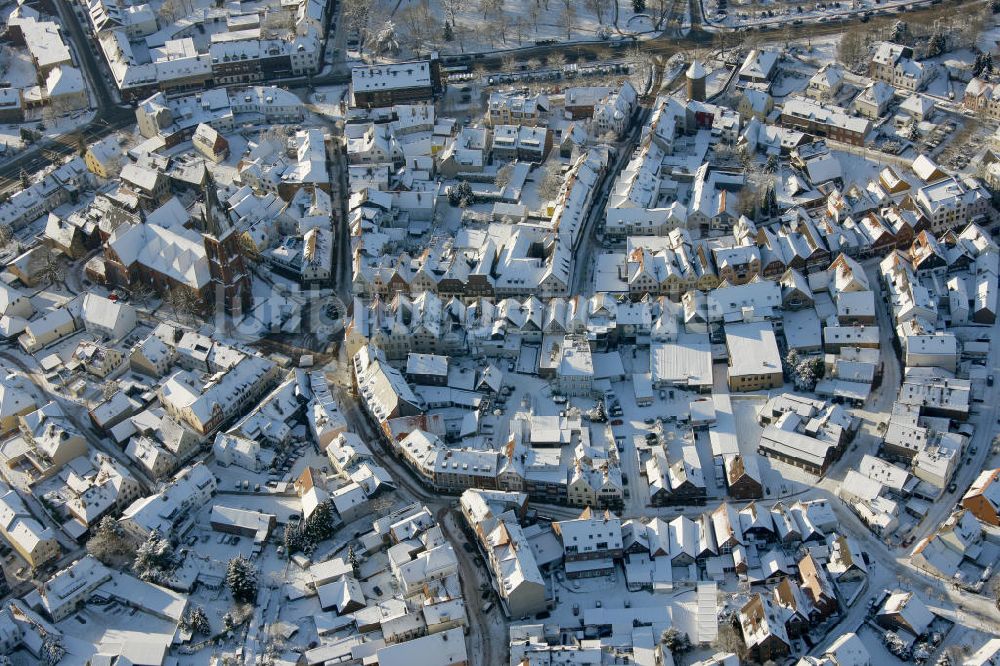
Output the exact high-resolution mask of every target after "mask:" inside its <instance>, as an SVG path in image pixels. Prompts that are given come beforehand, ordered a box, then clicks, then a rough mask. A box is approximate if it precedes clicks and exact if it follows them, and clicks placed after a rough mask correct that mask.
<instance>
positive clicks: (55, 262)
mask: <svg viewBox="0 0 1000 666" xmlns="http://www.w3.org/2000/svg"><path fill="white" fill-rule="evenodd" d="M38 277H39V278H41V280H42V281H43V282H46V283H48V284H49V285H52V286H55V285H57V284H61V285H63V286H65V285H66V267H65V266H64V265H63V264H62V262H61V261H59V257H57V256H56V255H55V253H53V252H51V251H48V250H46V251H44V252H43V253H42V265H41V266H39V268H38Z"/></svg>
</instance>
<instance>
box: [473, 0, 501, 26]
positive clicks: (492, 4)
mask: <svg viewBox="0 0 1000 666" xmlns="http://www.w3.org/2000/svg"><path fill="white" fill-rule="evenodd" d="M479 11H481V12H482V13H483V20H484V21H487V20H489V18H490V17H491V16H496V15H497V14H499V13H500V12H502V11H503V0H479Z"/></svg>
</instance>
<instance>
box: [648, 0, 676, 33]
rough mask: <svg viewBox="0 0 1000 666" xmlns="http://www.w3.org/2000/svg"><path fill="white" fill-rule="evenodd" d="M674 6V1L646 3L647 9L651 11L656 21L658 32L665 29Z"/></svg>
mask: <svg viewBox="0 0 1000 666" xmlns="http://www.w3.org/2000/svg"><path fill="white" fill-rule="evenodd" d="M673 4H674V3H673V1H672V0H650V2H648V3H646V7H647V9H649V10H650V14H652V16H653V20H654V21H656V29H657V30H661V29H662V28H663V23H664V21H666V20H667V16H669V15H670V9H671V8H672V7H673Z"/></svg>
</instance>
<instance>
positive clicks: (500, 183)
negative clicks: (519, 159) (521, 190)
mask: <svg viewBox="0 0 1000 666" xmlns="http://www.w3.org/2000/svg"><path fill="white" fill-rule="evenodd" d="M513 174H514V163H513V162H508V163H507V164H504V165H503V166H502V167H500V168H499V169H497V175H496V176H494V178H493V184H494V185H496V186H497V187H499V188H500V189H501V190H502V189H503V188H505V187H507V185H508V184H509V183H510V178H511V176H512V175H513Z"/></svg>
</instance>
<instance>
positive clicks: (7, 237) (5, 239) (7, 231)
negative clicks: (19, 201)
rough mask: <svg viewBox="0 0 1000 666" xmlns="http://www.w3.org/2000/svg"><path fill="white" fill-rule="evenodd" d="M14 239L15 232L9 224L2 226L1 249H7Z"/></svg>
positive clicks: (0, 234) (0, 229) (0, 228)
mask: <svg viewBox="0 0 1000 666" xmlns="http://www.w3.org/2000/svg"><path fill="white" fill-rule="evenodd" d="M13 239H14V230H13V229H12V228H11V226H10V225H9V224H0V248H3V247H7V245H8V243H10V242H11V241H12V240H13Z"/></svg>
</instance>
